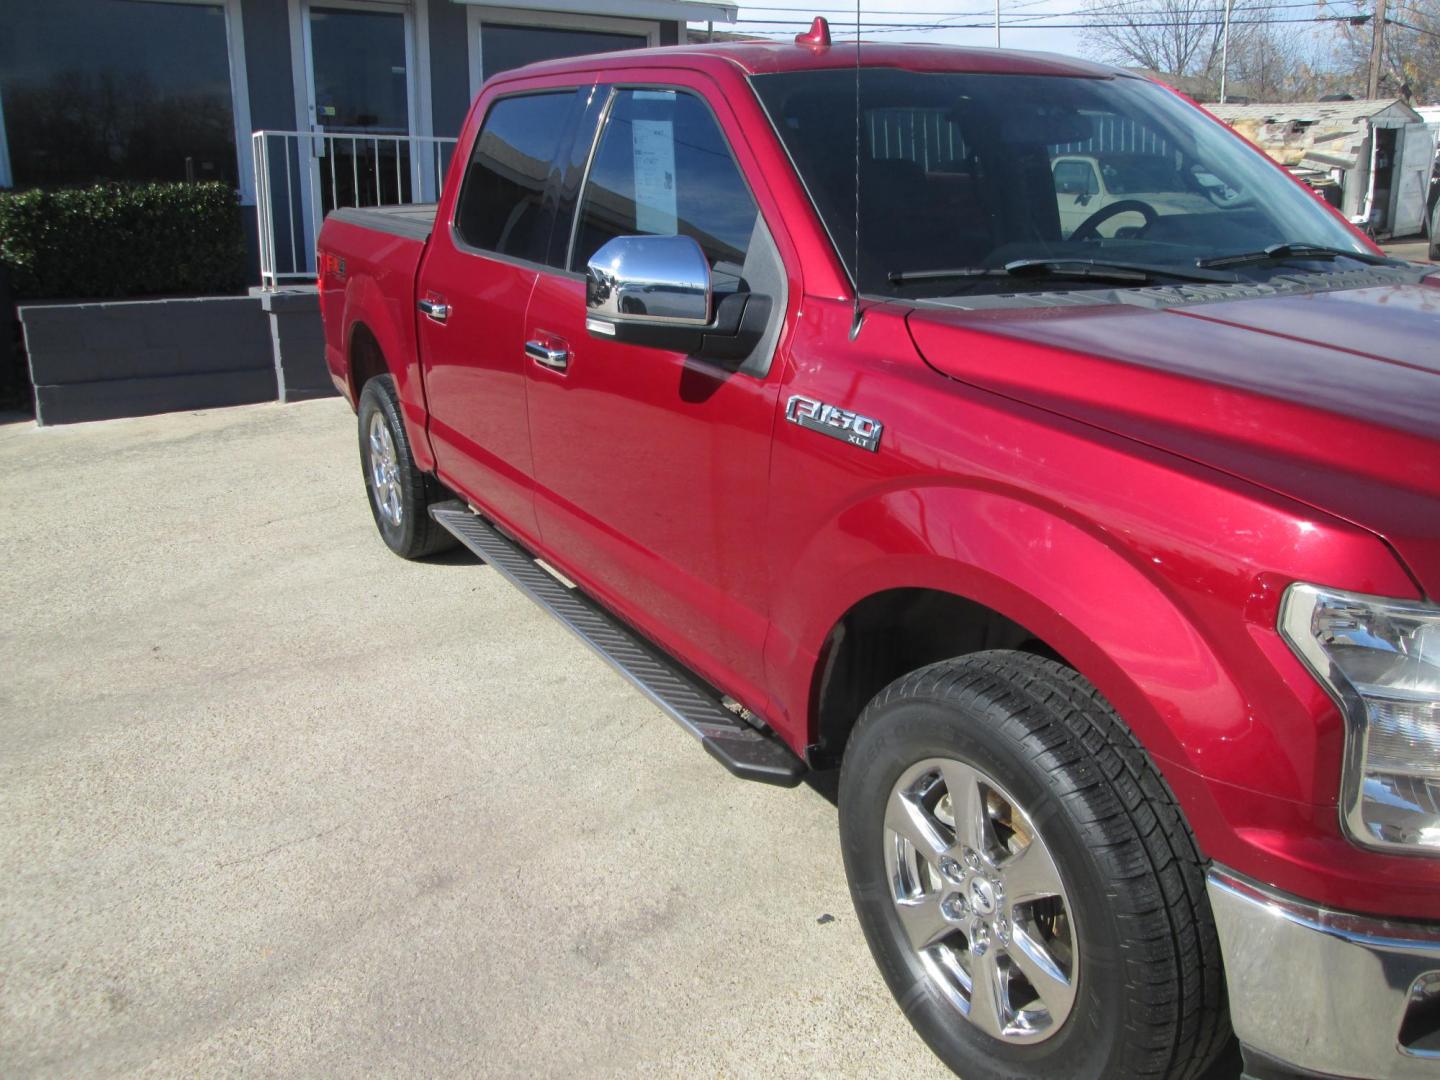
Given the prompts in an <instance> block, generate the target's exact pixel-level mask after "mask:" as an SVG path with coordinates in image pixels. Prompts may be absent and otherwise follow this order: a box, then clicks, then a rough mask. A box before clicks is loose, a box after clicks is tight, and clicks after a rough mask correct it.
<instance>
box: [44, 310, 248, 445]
mask: <svg viewBox="0 0 1440 1080" xmlns="http://www.w3.org/2000/svg"><path fill="white" fill-rule="evenodd" d="M20 321H21V323H22V324H23V326H24V329H25V349H26V352H27V353H28V354H29V357H30V375H31V378H32V380H33V382H34V384H35V420H36V423H38V424H42V425H44V424H73V423H78V422H80V421H84V420H109V419H113V418H115V417H120V416H145V415H148V414H151V413H162V412H176V411H181V410H189V409H208V408H217V407H220V406H225V405H249V404H253V403H255V402H260V401H274V400H275V396H276V379H275V358H274V353H273V350H272V345H271V334H270V326H269V320H268V318H267V316H266V313H265V311H264V309H263V307H262V306H261V304H260V301H259V300H258V299H256V298H255V297H249V296H215V297H195V298H186V299H178V300H125V301H117V302H107V303H93V304H40V305H27V306H24V307H21V308H20Z"/></svg>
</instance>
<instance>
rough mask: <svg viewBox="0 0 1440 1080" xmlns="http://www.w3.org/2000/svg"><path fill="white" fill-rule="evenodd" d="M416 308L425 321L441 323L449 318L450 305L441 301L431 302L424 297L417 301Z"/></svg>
mask: <svg viewBox="0 0 1440 1080" xmlns="http://www.w3.org/2000/svg"><path fill="white" fill-rule="evenodd" d="M416 306H417V307H419V308H420V310H421V311H422V312H424V313H425V317H426V318H427V319H433V320H434V321H435V322H439V323H443V322H444V321H445V320H446V319H448V318H449V317H450V305H449V304H447V303H445V302H444V301H442V300H431V299H430V298H429V297H426V298H425V299H423V300H420V301H417V304H416Z"/></svg>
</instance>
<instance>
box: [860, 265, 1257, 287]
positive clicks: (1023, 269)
mask: <svg viewBox="0 0 1440 1080" xmlns="http://www.w3.org/2000/svg"><path fill="white" fill-rule="evenodd" d="M984 277H991V278H994V277H1018V278H1075V279H1089V280H1091V281H1109V282H1116V283H1119V284H1124V285H1143V284H1146V283H1149V282H1153V281H1163V280H1170V281H1206V282H1223V283H1226V284H1230V283H1233V282H1234V281H1235V278H1234V276H1233V275H1230V274H1199V273H1196V272H1195V271H1193V270H1177V269H1174V268H1173V267H1169V266H1147V265H1144V264H1142V263H1122V262H1104V261H1102V260H1100V259H1012V260H1011V261H1010V262H1007V263H1005V264H1004V265H1003V266H961V267H956V268H955V269H953V270H904V271H896V272H894V273H891V274H890V275H889V280H890V284H892V285H909V284H913V283H914V282H918V281H950V280H954V279H958V278H984Z"/></svg>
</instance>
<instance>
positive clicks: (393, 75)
mask: <svg viewBox="0 0 1440 1080" xmlns="http://www.w3.org/2000/svg"><path fill="white" fill-rule="evenodd" d="M310 48H311V56H312V60H313V65H314V75H315V121H316V123H318V124H319V125H320V126H321V127H323V128H324V129H325V130H326V131H363V132H367V133H368V132H380V133H385V134H392V135H403V134H406V133H407V132H408V131H409V130H410V106H409V93H408V91H407V88H406V76H405V16H404V15H402V14H400V13H399V12H388V11H347V10H343V9H338V8H337V9H331V10H326V9H325V8H318V7H317V8H311V9H310Z"/></svg>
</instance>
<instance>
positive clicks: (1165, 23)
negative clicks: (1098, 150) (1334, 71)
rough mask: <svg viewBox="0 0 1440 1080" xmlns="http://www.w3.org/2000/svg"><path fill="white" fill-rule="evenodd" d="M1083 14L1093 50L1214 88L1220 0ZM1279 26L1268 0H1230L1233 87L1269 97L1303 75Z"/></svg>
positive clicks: (1137, 3)
mask: <svg viewBox="0 0 1440 1080" xmlns="http://www.w3.org/2000/svg"><path fill="white" fill-rule="evenodd" d="M1431 2H1440V0H1431ZM1085 21H1086V22H1087V23H1088V26H1087V28H1086V29H1084V30H1082V31H1081V37H1082V40H1083V41H1084V43H1085V45H1086V48H1087V51H1089V52H1090V53H1092V54H1093V55H1096V56H1098V57H1101V58H1103V59H1105V60H1109V61H1110V62H1112V63H1117V64H1123V65H1127V66H1134V67H1141V68H1147V69H1149V70H1151V71H1155V72H1158V73H1160V74H1162V75H1168V76H1171V77H1181V78H1188V79H1192V80H1199V82H1200V85H1199V86H1196V87H1193V89H1196V90H1198V91H1199V92H1201V93H1203V94H1214V93H1215V92H1216V91H1217V89H1218V87H1219V82H1220V62H1221V52H1222V49H1221V45H1222V41H1223V39H1224V24H1225V0H1090V2H1089V3H1088V5H1087V7H1086V15H1085ZM1283 29H1290V28H1289V27H1285V28H1282V27H1280V26H1277V25H1276V24H1275V23H1274V22H1273V15H1272V11H1271V8H1270V0H1235V3H1234V5H1233V7H1232V9H1231V17H1230V49H1229V61H1230V66H1229V72H1228V75H1229V81H1230V83H1231V84H1232V87H1233V89H1234V92H1236V93H1242V92H1243V93H1245V94H1246V95H1248V96H1250V97H1255V98H1260V97H1269V98H1271V99H1272V100H1274V99H1275V98H1276V97H1277V96H1281V95H1284V94H1287V93H1290V92H1292V91H1293V90H1294V88H1295V86H1296V84H1297V83H1298V82H1300V81H1302V80H1301V77H1300V72H1301V69H1302V68H1303V66H1304V65H1303V63H1302V57H1301V52H1302V49H1301V47H1300V43H1299V40H1298V38H1297V36H1296V35H1294V34H1285V33H1283V32H1282V30H1283ZM1242 86H1243V89H1242Z"/></svg>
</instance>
